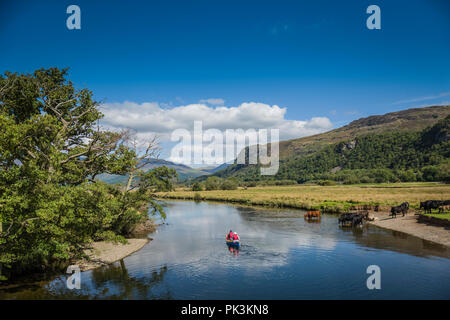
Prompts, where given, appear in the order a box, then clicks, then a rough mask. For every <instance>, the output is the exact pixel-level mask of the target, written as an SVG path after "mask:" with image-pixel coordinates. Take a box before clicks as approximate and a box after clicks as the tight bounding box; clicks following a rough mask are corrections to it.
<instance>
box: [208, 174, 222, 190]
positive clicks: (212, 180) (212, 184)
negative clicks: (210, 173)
mask: <svg viewBox="0 0 450 320" xmlns="http://www.w3.org/2000/svg"><path fill="white" fill-rule="evenodd" d="M221 184H222V179H220V178H219V177H215V176H214V177H209V178H208V179H206V181H205V189H206V190H208V191H210V190H218V189H220V186H221Z"/></svg>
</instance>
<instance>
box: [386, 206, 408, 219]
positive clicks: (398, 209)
mask: <svg viewBox="0 0 450 320" xmlns="http://www.w3.org/2000/svg"><path fill="white" fill-rule="evenodd" d="M397 213H403V209H402V207H401V206H396V207H392V208H391V214H390V215H391V216H392V218H397ZM403 216H405V214H403Z"/></svg>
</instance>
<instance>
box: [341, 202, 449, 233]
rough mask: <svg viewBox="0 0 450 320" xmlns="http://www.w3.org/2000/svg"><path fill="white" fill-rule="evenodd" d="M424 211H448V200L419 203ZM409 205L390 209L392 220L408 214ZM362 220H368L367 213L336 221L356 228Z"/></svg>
mask: <svg viewBox="0 0 450 320" xmlns="http://www.w3.org/2000/svg"><path fill="white" fill-rule="evenodd" d="M422 209H423V210H424V211H425V213H431V210H433V209H434V210H436V209H438V210H439V211H438V212H439V213H441V212H445V211H448V210H450V200H443V201H442V200H427V201H424V202H421V203H420V209H419V210H422ZM408 210H409V203H408V202H403V203H402V204H401V205H399V206H395V207H391V214H390V216H392V218H396V217H397V214H401V215H402V216H403V217H404V216H405V215H406V214H407V213H408ZM364 220H370V218H369V212H368V211H359V212H357V213H344V214H342V215H341V216H340V217H339V219H338V221H339V225H342V226H352V227H355V226H358V225H362V224H363V223H364Z"/></svg>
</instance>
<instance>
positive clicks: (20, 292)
mask: <svg viewBox="0 0 450 320" xmlns="http://www.w3.org/2000/svg"><path fill="white" fill-rule="evenodd" d="M167 270H168V268H167V266H162V267H160V268H159V270H154V271H153V272H152V274H151V276H150V277H145V278H144V277H143V278H136V277H132V276H130V275H129V273H128V270H127V268H126V266H125V263H124V261H123V260H120V261H119V262H117V263H114V264H112V265H108V266H105V267H101V268H97V269H94V270H92V271H88V272H84V273H82V274H81V283H82V289H81V290H76V289H73V290H70V289H68V288H67V286H66V281H67V277H66V276H60V277H58V278H57V279H55V280H53V281H51V282H49V283H48V282H36V283H29V284H23V285H15V286H11V287H9V288H3V289H1V290H0V299H70V300H71V299H113V300H116V299H117V300H127V299H172V297H171V294H170V291H169V290H166V292H160V291H158V294H157V295H155V294H154V293H153V292H152V289H153V288H154V287H155V286H158V285H159V284H161V283H162V282H163V278H164V275H165V274H166V272H167ZM85 282H88V283H87V284H86V283H85Z"/></svg>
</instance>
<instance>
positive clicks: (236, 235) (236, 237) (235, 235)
mask: <svg viewBox="0 0 450 320" xmlns="http://www.w3.org/2000/svg"><path fill="white" fill-rule="evenodd" d="M233 240H239V241H240V240H241V239H240V238H239V236H238V234H237V233H236V232H235V233H234V235H233Z"/></svg>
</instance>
